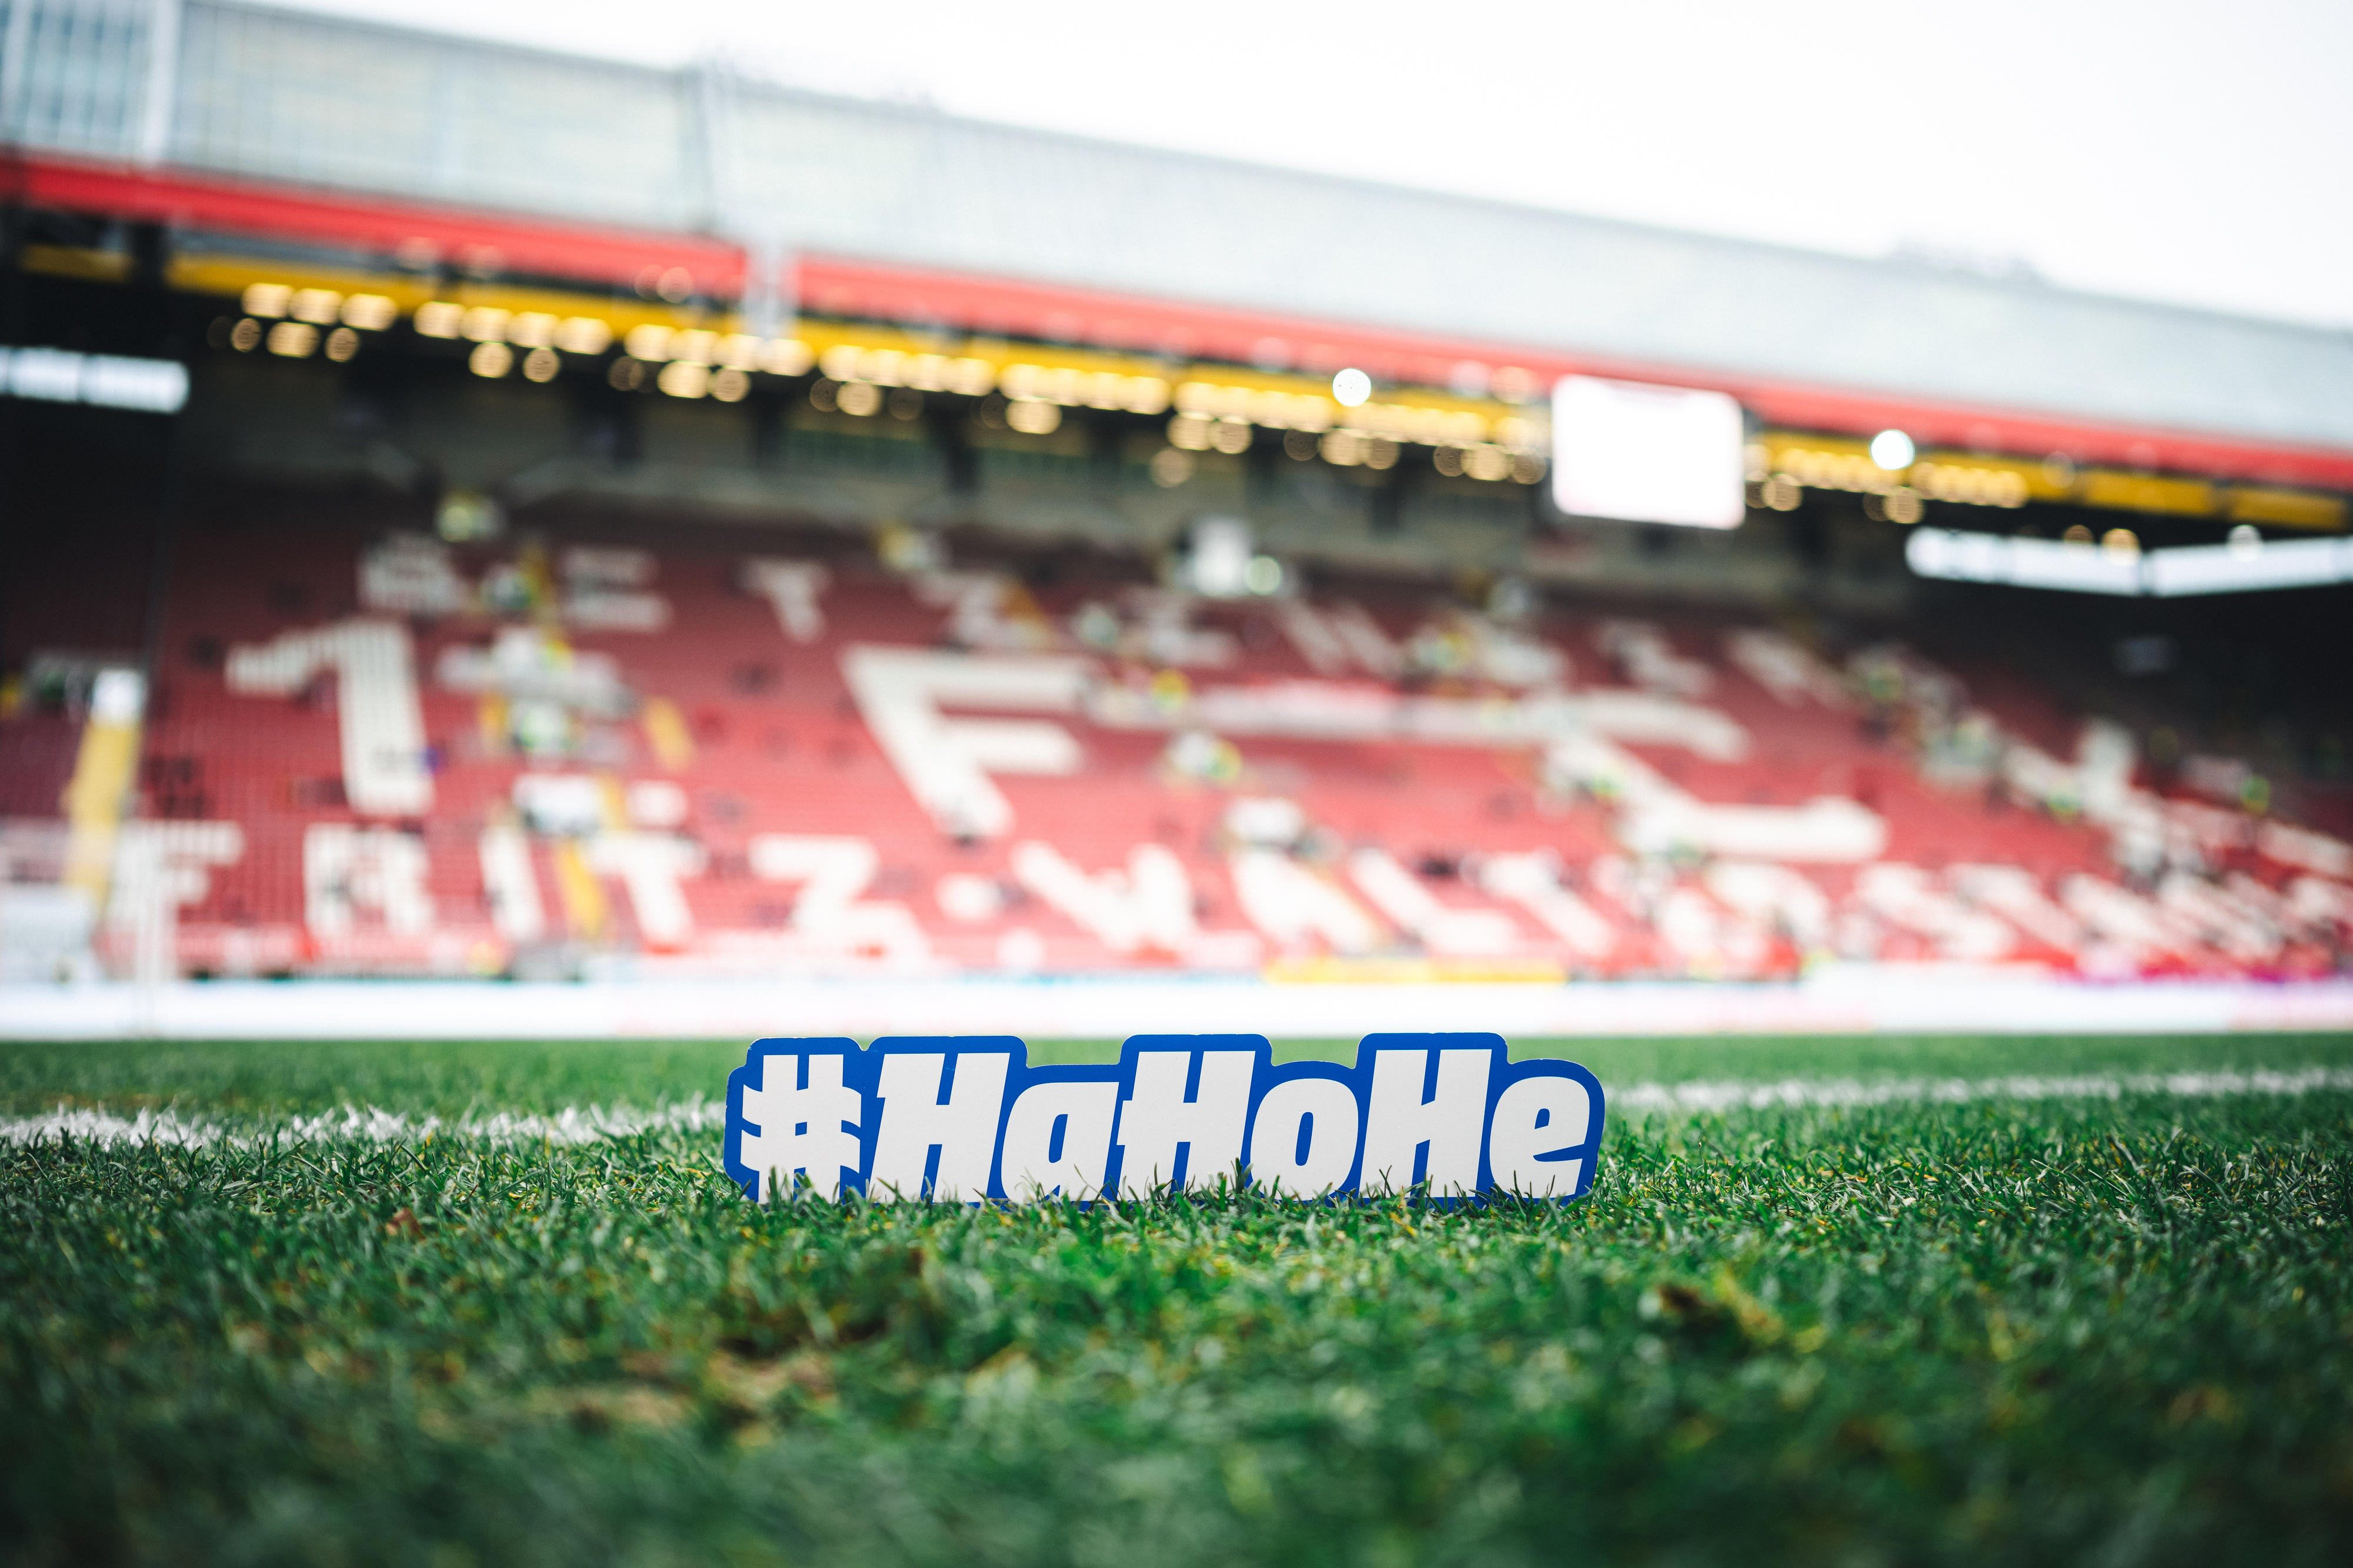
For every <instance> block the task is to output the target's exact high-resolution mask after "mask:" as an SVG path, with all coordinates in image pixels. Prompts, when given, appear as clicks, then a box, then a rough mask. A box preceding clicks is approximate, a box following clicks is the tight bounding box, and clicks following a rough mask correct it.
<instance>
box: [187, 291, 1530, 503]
mask: <svg viewBox="0 0 2353 1568" xmlns="http://www.w3.org/2000/svg"><path fill="white" fill-rule="evenodd" d="M241 303H242V304H243V306H244V308H245V312H246V317H245V319H244V320H242V321H238V322H237V323H236V324H235V325H234V326H233V327H231V328H230V329H229V331H228V342H229V345H230V346H231V347H234V348H237V349H238V350H240V351H249V350H251V349H254V348H256V347H259V346H263V345H264V344H266V345H267V346H268V348H269V352H271V353H276V354H280V355H282V356H284V357H287V358H293V359H301V358H307V357H308V356H309V355H311V353H314V352H316V351H317V350H318V348H319V347H320V345H321V341H322V340H321V334H322V331H324V332H325V334H326V336H325V348H326V353H327V357H328V358H330V359H332V360H334V361H336V362H338V363H341V362H343V361H345V360H348V359H350V358H351V357H352V356H353V354H354V353H357V352H358V351H359V346H360V338H359V331H363V330H364V331H384V330H385V329H386V328H388V327H390V326H391V325H392V324H393V323H394V322H395V321H397V320H398V318H399V307H398V306H397V305H396V303H395V302H394V301H393V300H390V299H388V298H386V297H385V296H384V295H380V294H353V295H348V296H346V295H343V294H339V293H337V292H336V291H334V290H332V289H295V288H292V287H290V286H288V285H285V284H277V283H257V284H254V285H252V286H251V287H249V288H248V289H246V291H245V296H244V299H243V300H242V301H241ZM272 318H275V321H274V323H273V324H272V325H269V326H268V327H266V328H265V327H264V326H263V325H262V321H265V320H269V319H272ZM416 327H417V332H418V334H419V335H420V336H423V337H428V338H440V339H445V340H452V341H457V340H468V341H471V342H473V343H474V348H473V350H472V352H471V353H470V354H469V355H468V357H467V365H468V368H469V369H470V370H471V371H472V372H473V373H474V374H476V375H480V376H483V377H486V378H493V379H495V378H498V377H501V376H504V375H507V374H510V373H511V372H512V370H513V369H514V367H515V364H516V363H517V361H518V359H520V361H521V363H522V374H523V375H524V377H525V378H526V379H528V380H531V381H534V382H547V381H552V380H554V378H555V376H556V374H558V373H559V372H560V371H561V370H562V368H563V361H562V359H561V358H560V357H559V354H558V352H557V351H559V350H561V351H562V352H563V353H572V354H577V355H582V356H593V355H596V354H600V353H604V352H605V351H606V350H607V348H609V347H611V345H612V341H613V333H612V329H611V328H610V327H609V326H608V325H607V323H605V322H604V321H599V320H598V319H596V318H595V317H593V316H565V317H559V316H556V315H554V314H553V313H551V312H546V311H532V310H522V311H511V310H501V309H499V308H498V307H495V306H487V305H472V306H469V305H462V304H459V303H456V302H454V301H449V300H430V301H427V303H425V304H423V305H420V306H418V307H417V315H416ZM518 350H520V351H521V353H520V354H518V352H517V351H518ZM812 366H814V367H816V368H818V370H820V371H821V372H822V373H823V377H824V379H822V380H820V381H818V383H816V384H814V385H812V387H811V388H810V394H809V396H810V401H811V403H812V404H813V405H815V406H817V407H818V408H819V409H821V410H824V411H826V412H832V411H834V410H837V409H838V410H839V411H840V412H842V413H844V414H849V415H853V416H871V415H874V414H877V413H880V412H881V411H882V409H883V408H884V407H885V406H888V407H889V408H890V410H891V412H892V414H894V415H896V416H899V417H901V418H907V419H911V418H913V417H915V416H916V415H917V414H918V413H920V412H921V409H922V406H923V405H922V401H921V396H920V395H921V394H922V393H924V392H945V393H955V394H958V395H963V396H967V397H977V396H984V395H987V394H988V393H989V392H991V391H993V390H994V391H1000V392H1002V393H1003V394H1004V395H1005V397H1006V400H1007V405H1006V407H1005V410H1004V413H1003V419H1004V423H1005V424H1006V425H1007V426H1009V427H1011V428H1012V429H1014V430H1017V431H1019V432H1021V433H1022V434H1024V435H1030V436H1046V435H1050V434H1052V433H1053V432H1054V431H1055V430H1057V429H1059V428H1060V426H1061V420H1062V413H1061V411H1062V409H1063V408H1065V407H1088V408H1099V409H1104V410H1109V411H1119V412H1124V413H1130V414H1142V415H1147V416H1148V415H1155V414H1160V413H1163V412H1166V410H1167V408H1168V407H1169V405H1170V404H1171V402H1172V401H1173V402H1174V403H1175V404H1176V407H1177V409H1178V410H1179V412H1178V413H1177V414H1176V416H1175V417H1174V418H1172V419H1171V420H1170V421H1169V423H1168V430H1167V437H1168V442H1169V446H1170V447H1172V448H1174V449H1175V453H1176V456H1174V457H1172V456H1171V454H1163V455H1162V456H1163V458H1165V459H1168V460H1165V461H1162V462H1159V463H1157V464H1155V468H1154V470H1153V471H1154V475H1155V478H1157V479H1161V480H1162V481H1163V482H1164V483H1170V484H1175V483H1182V482H1183V480H1184V479H1185V478H1188V477H1190V474H1191V472H1192V467H1193V465H1192V462H1191V459H1190V457H1189V456H1188V455H1189V454H1191V453H1195V452H1206V451H1211V450H1215V451H1219V452H1229V453H1239V452H1242V451H1245V450H1247V449H1248V448H1249V447H1250V443H1251V441H1252V439H1253V437H1254V429H1255V428H1257V427H1263V428H1267V429H1274V430H1282V431H1283V432H1285V433H1286V434H1285V438H1284V443H1283V446H1284V450H1285V451H1286V452H1288V453H1289V454H1290V455H1291V456H1292V457H1293V458H1298V459H1300V460H1302V461H1305V460H1308V459H1310V458H1316V457H1321V458H1323V459H1324V461H1325V462H1328V463H1331V464H1334V465H1335V466H1336V467H1341V468H1353V467H1356V466H1358V465H1362V466H1363V467H1366V468H1376V469H1385V468H1393V467H1395V466H1396V463H1397V460H1398V456H1399V453H1400V450H1401V447H1402V446H1403V445H1404V444H1405V443H1408V442H1414V443H1420V444H1426V445H1430V446H1432V447H1435V448H1436V451H1435V454H1434V456H1433V465H1434V466H1435V467H1436V468H1437V469H1438V471H1439V472H1440V473H1441V474H1445V475H1447V476H1449V477H1455V476H1466V477H1468V478H1471V479H1484V480H1491V481H1501V480H1504V479H1515V480H1517V481H1518V482H1519V483H1521V484H1530V485H1532V484H1535V483H1536V482H1537V481H1538V480H1539V479H1542V477H1543V475H1544V462H1543V459H1542V458H1540V457H1538V456H1537V455H1536V454H1535V452H1533V451H1531V450H1528V449H1526V448H1527V447H1528V446H1529V445H1530V444H1531V443H1532V441H1533V440H1534V438H1535V436H1536V434H1537V431H1536V426H1535V425H1534V424H1533V423H1532V422H1531V421H1528V420H1526V419H1524V418H1520V417H1516V416H1514V417H1507V418H1505V419H1503V420H1500V421H1497V422H1496V427H1495V429H1494V432H1493V434H1494V435H1495V436H1496V437H1498V439H1497V440H1495V441H1488V440H1486V439H1484V437H1486V436H1487V435H1488V434H1489V422H1488V421H1487V419H1486V418H1485V416H1482V415H1480V414H1477V413H1474V412H1472V411H1470V410H1450V409H1439V408H1426V407H1419V406H1416V405H1409V404H1375V403H1371V402H1370V401H1369V395H1370V392H1371V387H1372V383H1371V379H1370V378H1369V377H1367V376H1366V375H1365V374H1363V373H1362V372H1360V371H1342V372H1341V373H1340V374H1337V375H1335V377H1334V378H1333V398H1330V399H1327V398H1324V397H1320V396H1316V395H1313V394H1299V393H1292V392H1284V391H1281V390H1279V389H1273V388H1266V387H1250V386H1231V385H1224V384H1218V383H1213V382H1202V381H1188V382H1184V383H1180V384H1177V385H1176V386H1175V387H1174V388H1173V389H1172V388H1171V386H1170V385H1169V384H1168V382H1167V381H1166V380H1164V379H1163V378H1161V377H1159V376H1153V375H1123V374H1118V373H1116V372H1110V371H1083V370H1079V369H1075V368H1072V367H1070V366H1047V365H1037V364H1028V363H1011V364H1008V365H1005V366H1004V367H1002V369H999V368H998V367H997V365H995V364H993V363H990V362H989V361H987V360H986V359H981V358H976V357H973V356H950V355H945V354H937V353H904V352H902V351H900V350H895V349H864V348H860V347H858V346H856V345H854V344H840V345H837V346H836V347H833V348H830V349H828V350H827V351H826V352H825V353H824V354H823V355H822V356H820V355H818V354H817V353H815V352H814V351H812V350H811V349H810V348H809V346H808V345H807V343H804V342H800V341H798V340H797V339H793V338H759V337H754V336H753V335H751V334H749V333H741V332H736V333H719V332H713V331H706V330H702V329H686V330H680V329H675V328H670V327H664V326H659V325H653V324H648V325H642V326H638V327H635V328H632V329H631V330H630V331H629V332H628V335H627V336H626V337H625V338H624V339H623V341H622V357H620V358H618V359H617V360H615V361H614V363H613V365H612V367H611V369H610V371H609V372H608V376H609V379H610V381H611V383H612V384H613V385H614V386H615V387H617V388H619V389H621V390H623V391H637V390H638V389H640V388H642V387H643V386H644V385H645V384H647V382H648V381H649V380H651V382H652V383H653V384H654V385H655V387H656V388H657V389H658V390H659V391H661V392H663V393H665V394H667V395H670V396H673V397H682V398H695V397H703V396H710V397H714V398H717V399H718V400H720V401H722V402H728V403H733V402H737V401H740V400H741V399H742V398H744V396H745V395H748V394H749V393H750V391H751V389H752V381H751V373H752V372H754V371H759V372H763V373H765V374H771V375H777V376H786V377H791V376H799V375H804V374H807V372H808V371H809V370H810V369H811V368H812ZM907 393H913V394H916V396H913V397H908V396H906V395H905V394H907ZM1335 400H1336V401H1338V402H1339V403H1341V404H1342V405H1344V406H1345V407H1347V408H1349V410H1350V412H1349V413H1347V414H1346V415H1345V416H1335V410H1334V406H1333V405H1334V401H1335ZM1335 423H1338V424H1339V425H1340V426H1341V427H1339V428H1336V429H1335V428H1334V426H1335Z"/></svg>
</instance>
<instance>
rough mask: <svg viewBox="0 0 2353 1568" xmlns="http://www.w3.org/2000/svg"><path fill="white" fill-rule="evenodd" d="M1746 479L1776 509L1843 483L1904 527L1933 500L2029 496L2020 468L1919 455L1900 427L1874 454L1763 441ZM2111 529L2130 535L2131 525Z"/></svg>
mask: <svg viewBox="0 0 2353 1568" xmlns="http://www.w3.org/2000/svg"><path fill="white" fill-rule="evenodd" d="M1748 482H1749V485H1750V488H1751V492H1752V493H1751V499H1752V500H1754V501H1755V502H1756V503H1757V504H1759V505H1762V506H1766V507H1769V508H1771V509H1772V510H1775V511H1794V510H1797V508H1798V505H1799V502H1800V501H1801V500H1804V498H1805V492H1806V490H1807V489H1808V488H1809V487H1810V488H1812V489H1828V490H1845V491H1847V492H1849V493H1850V494H1860V495H1862V498H1863V501H1862V506H1863V511H1864V512H1865V514H1866V515H1868V516H1869V517H1870V518H1871V519H1872V520H1873V521H1875V522H1896V523H1903V524H1905V525H1906V526H1909V525H1910V524H1912V523H1915V522H1918V521H1920V519H1921V518H1922V517H1923V516H1924V515H1925V502H1926V501H1927V500H1943V501H1959V502H1962V503H1963V504H1966V505H1969V506H1993V507H2003V508H2017V507H2022V506H2024V505H2025V504H2026V502H2027V499H2028V489H2027V483H2026V478H2025V476H2024V475H2022V474H2020V473H2018V472H2017V471H2016V470H2014V469H2010V468H1979V467H1974V466H1972V465H1969V464H1967V463H1924V462H1921V461H1920V460H1919V452H1918V450H1917V448H1916V447H1915V446H1914V444H1913V441H1912V438H1911V437H1909V436H1906V435H1905V433H1904V432H1903V431H1901V430H1883V431H1881V432H1880V433H1879V434H1878V435H1877V436H1874V437H1872V441H1871V449H1870V454H1869V456H1858V455H1856V454H1853V453H1850V452H1825V451H1813V450H1809V449H1807V448H1803V447H1787V448H1784V449H1783V450H1782V451H1781V452H1780V453H1779V454H1778V460H1777V458H1776V455H1774V454H1771V453H1768V452H1767V449H1766V448H1765V447H1762V446H1754V447H1749V449H1748ZM2109 532H2110V533H2111V534H2124V535H2126V538H2128V539H2129V538H2131V537H2132V535H2131V533H2130V531H2128V530H2126V529H2111V530H2110V531H2109ZM2085 537H2086V539H2088V538H2089V537H2090V536H2089V534H2088V533H2087V534H2086V535H2085ZM2134 548H2138V545H2137V542H2135V545H2134Z"/></svg>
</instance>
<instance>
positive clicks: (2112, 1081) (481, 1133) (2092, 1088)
mask: <svg viewBox="0 0 2353 1568" xmlns="http://www.w3.org/2000/svg"><path fill="white" fill-rule="evenodd" d="M1602 1087H1603V1090H1604V1092H1605V1093H1606V1095H1607V1096H1608V1104H1609V1108H1610V1109H1611V1110H1773V1109H1776V1108H1782V1107H1788V1108H1809V1107H1838V1106H1851V1105H1909V1104H1920V1103H1934V1104H1939V1105H1958V1104H1964V1103H1967V1102H1968V1101H1970V1100H2119V1099H2122V1098H2123V1097H2124V1096H2126V1095H2127V1094H2152V1095H2171V1096H2174V1097H2177V1098H2179V1099H2186V1100H2205V1099H2212V1098H2214V1097H2217V1096H2221V1095H2233V1094H2287V1095H2293V1094H2308V1093H2311V1092H2312V1091H2313V1090H2315V1089H2353V1068H2295V1069H2294V1070H2291V1071H2280V1070H2276V1069H2274V1068H2256V1069H2255V1070H2254V1071H2253V1072H2229V1071H2223V1072H2177V1073H2125V1074H2115V1075H2104V1074H2096V1073H2090V1074H2080V1075H2076V1076H2073V1077H2050V1078H2031V1077H2025V1076H2016V1077H2010V1078H1989V1079H1977V1080H1975V1081H1971V1080H1970V1079H1958V1078H1948V1079H1927V1078H1905V1079H1887V1080H1885V1081H1883V1082H1878V1083H1864V1082H1862V1080H1861V1079H1779V1080H1778V1081H1776V1082H1771V1083H1732V1082H1720V1081H1719V1082H1709V1081H1705V1080H1695V1081H1693V1082H1688V1083H1630V1084H1620V1085H1616V1086H1611V1085H1608V1084H1605V1085H1603V1086H1602ZM726 1125H727V1107H726V1106H725V1105H724V1104H723V1103H720V1102H718V1101H715V1100H704V1099H702V1098H701V1097H699V1096H698V1097H697V1098H695V1099H693V1100H687V1101H685V1102H683V1103H682V1104H678V1105H669V1106H663V1107H661V1108H660V1109H659V1110H634V1109H632V1108H630V1107H628V1106H626V1105H611V1106H607V1105H590V1106H577V1105H570V1106H566V1107H565V1108H564V1109H563V1110H558V1111H554V1112H553V1113H551V1114H549V1115H545V1116H540V1115H533V1114H529V1113H524V1112H517V1111H509V1110H501V1111H498V1112H495V1113H493V1114H491V1115H488V1116H469V1117H465V1118H462V1119H460V1120H458V1121H443V1120H442V1119H441V1118H440V1117H438V1116H426V1117H419V1118H412V1117H407V1116H403V1115H401V1114H399V1113H398V1112H396V1111H390V1110H378V1109H376V1108H375V1107H374V1106H368V1107H366V1108H364V1109H363V1108H361V1107H358V1106H350V1105H347V1106H345V1107H343V1109H342V1110H336V1111H329V1112H327V1113H326V1114H324V1115H322V1116H295V1117H289V1118H288V1119H287V1120H286V1121H282V1122H274V1123H270V1124H268V1125H266V1126H254V1125H250V1124H248V1125H246V1126H242V1127H238V1128H230V1127H226V1126H223V1125H221V1124H219V1123H217V1122H211V1121H198V1120H193V1119H188V1120H184V1119H183V1118H182V1117H181V1116H180V1115H179V1114H178V1113H177V1112H176V1111H171V1110H166V1111H163V1112H160V1113H159V1112H156V1111H153V1110H142V1111H141V1112H139V1113H138V1115H136V1116H117V1115H115V1114H114V1113H113V1112H112V1111H109V1110H77V1109H75V1108H73V1107H71V1106H66V1105H60V1106H58V1108H57V1109H56V1110H52V1111H49V1112H47V1114H45V1115H41V1116H26V1117H20V1118H16V1119H13V1120H7V1121H0V1142H5V1143H17V1144H23V1143H34V1142H45V1141H46V1142H54V1141H58V1140H61V1139H65V1138H75V1139H82V1140H87V1141H90V1142H98V1143H164V1144H171V1145H174V1146H177V1147H184V1148H196V1147H201V1146H203V1145H205V1144H207V1143H217V1142H229V1143H232V1144H243V1145H251V1144H255V1143H259V1142H265V1141H267V1140H268V1139H269V1138H272V1137H276V1138H280V1139H282V1140H284V1141H286V1142H293V1143H323V1142H364V1143H399V1142H424V1141H425V1140H426V1139H427V1138H470V1139H480V1140H482V1141H484V1142H496V1143H531V1142H542V1141H544V1142H550V1143H563V1144H566V1145H570V1144H578V1143H593V1142H596V1141H597V1140H598V1139H600V1138H628V1137H631V1136H634V1135H635V1134H637V1133H640V1132H653V1131H688V1132H715V1131H719V1130H721V1129H722V1128H723V1127H725V1126H726Z"/></svg>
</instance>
